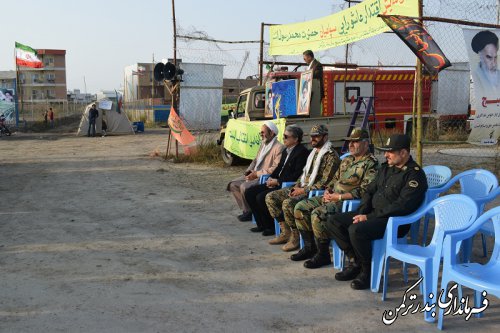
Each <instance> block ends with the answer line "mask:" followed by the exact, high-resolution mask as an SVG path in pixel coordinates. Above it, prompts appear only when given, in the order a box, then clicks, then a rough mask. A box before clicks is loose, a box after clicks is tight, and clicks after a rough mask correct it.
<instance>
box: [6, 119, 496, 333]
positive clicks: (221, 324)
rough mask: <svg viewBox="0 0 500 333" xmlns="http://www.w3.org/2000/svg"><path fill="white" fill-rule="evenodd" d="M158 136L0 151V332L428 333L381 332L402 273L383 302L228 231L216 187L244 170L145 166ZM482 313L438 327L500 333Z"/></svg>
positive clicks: (492, 313) (14, 141)
mask: <svg viewBox="0 0 500 333" xmlns="http://www.w3.org/2000/svg"><path fill="white" fill-rule="evenodd" d="M166 137H167V136H166V130H164V129H159V130H153V131H146V133H145V134H142V135H135V136H119V137H106V138H101V137H97V138H86V137H84V138H79V137H75V136H73V135H68V134H57V133H50V134H18V135H14V136H12V137H10V138H2V139H1V140H0V149H1V152H2V157H1V161H0V195H1V200H0V267H1V270H0V272H1V276H0V331H1V332H353V331H360V332H381V331H388V332H403V331H404V332H422V331H430V332H434V331H436V325H435V324H429V323H426V322H424V320H423V315H422V314H418V315H417V314H415V315H408V316H404V317H400V318H398V320H396V321H395V322H394V324H392V325H391V326H385V325H384V324H383V323H382V316H383V313H384V311H385V310H391V309H392V310H394V308H396V307H398V306H399V305H400V304H401V299H402V297H403V294H404V291H405V289H406V288H407V287H408V285H405V284H404V283H403V282H402V281H401V280H402V279H401V270H400V265H396V264H395V265H394V268H393V269H391V277H390V278H391V282H390V289H389V294H388V296H389V298H388V300H387V301H385V302H383V301H381V294H380V293H378V294H376V293H372V292H371V291H354V290H351V288H350V287H349V284H348V283H345V282H338V281H335V279H334V277H333V275H334V273H335V272H336V271H335V270H334V269H333V268H331V267H325V268H322V269H318V270H306V269H304V268H303V266H302V263H295V262H292V261H290V260H289V259H288V258H289V255H290V254H287V253H284V252H282V251H281V250H280V249H279V248H278V247H273V246H270V245H268V244H267V241H268V240H269V239H270V238H269V237H263V236H261V235H260V234H259V235H255V234H252V233H250V232H249V230H248V229H249V228H250V227H251V224H250V223H248V222H247V223H242V222H238V221H237V220H236V215H237V214H238V213H239V212H238V211H237V209H236V205H235V203H234V200H233V199H232V197H231V196H230V195H229V194H228V193H227V192H226V191H225V184H226V182H227V181H228V180H230V179H231V178H234V177H235V176H237V175H239V174H240V173H241V172H242V170H243V167H232V168H220V167H211V166H203V165H194V164H174V163H171V162H165V161H163V160H162V159H161V158H158V157H150V153H151V152H153V151H155V150H157V151H158V150H160V151H161V150H163V151H164V150H165V147H166ZM432 154H434V155H432ZM432 154H431V153H429V154H428V155H426V157H425V158H426V160H427V161H430V162H433V163H436V164H437V162H438V160H437V157H436V156H437V154H436V153H432ZM469 162H470V163H471V165H476V166H480V164H481V163H482V162H479V161H477V160H472V161H470V160H469ZM478 243H479V242H476V244H478ZM490 245H491V244H490ZM490 249H491V246H490ZM477 250H478V248H476V253H477ZM413 272H414V271H413ZM416 278H417V276H416V274H413V275H411V279H412V280H411V281H415V280H416ZM490 302H491V304H490V306H489V308H488V309H487V310H486V315H485V317H484V318H481V319H475V318H471V319H470V320H469V321H465V320H464V317H463V316H456V317H451V316H450V317H446V320H445V325H446V329H447V330H449V331H450V332H469V331H471V330H474V331H476V332H498V330H499V328H500V302H499V301H498V300H497V299H495V298H494V297H490Z"/></svg>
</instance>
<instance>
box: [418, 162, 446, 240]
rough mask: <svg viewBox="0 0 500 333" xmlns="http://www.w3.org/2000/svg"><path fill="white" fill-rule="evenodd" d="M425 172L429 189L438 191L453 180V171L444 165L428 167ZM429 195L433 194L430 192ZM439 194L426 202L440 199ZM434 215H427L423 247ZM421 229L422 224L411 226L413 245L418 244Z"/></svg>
mask: <svg viewBox="0 0 500 333" xmlns="http://www.w3.org/2000/svg"><path fill="white" fill-rule="evenodd" d="M423 170H424V172H425V176H426V178H427V186H428V188H429V189H438V188H441V187H443V186H444V185H445V184H446V183H448V181H449V180H450V178H451V170H450V168H448V167H447V166H444V165H428V166H425V167H423ZM428 194H431V192H429V193H428ZM438 195H439V193H438V192H432V195H427V197H426V200H427V203H429V202H431V201H432V200H434V199H436V198H437V197H438ZM431 216H432V214H426V216H425V218H424V230H423V235H422V245H425V242H426V241H427V230H428V226H429V218H430V217H431ZM419 227H420V223H414V224H412V225H411V229H410V236H411V240H412V243H417V239H418V230H419Z"/></svg>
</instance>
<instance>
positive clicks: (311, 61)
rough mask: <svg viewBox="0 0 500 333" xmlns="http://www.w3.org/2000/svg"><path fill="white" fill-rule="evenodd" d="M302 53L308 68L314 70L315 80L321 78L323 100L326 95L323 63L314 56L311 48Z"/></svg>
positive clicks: (320, 85) (320, 86)
mask: <svg viewBox="0 0 500 333" xmlns="http://www.w3.org/2000/svg"><path fill="white" fill-rule="evenodd" d="M302 55H303V56H304V61H305V62H306V64H307V70H312V71H313V80H319V89H320V94H321V100H323V97H324V96H325V90H324V85H323V65H322V64H321V63H320V62H319V61H318V60H316V59H315V58H314V53H313V51H311V50H306V51H304V53H303V54H302Z"/></svg>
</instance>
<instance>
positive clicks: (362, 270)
mask: <svg viewBox="0 0 500 333" xmlns="http://www.w3.org/2000/svg"><path fill="white" fill-rule="evenodd" d="M377 149H379V150H383V151H384V156H385V158H386V159H387V162H385V163H383V164H382V166H381V168H380V170H379V171H378V174H377V177H376V178H375V180H374V181H373V182H372V183H370V185H368V188H367V189H366V192H365V194H364V195H363V196H362V198H361V205H360V207H359V209H358V210H357V211H356V212H349V213H341V214H335V215H330V216H329V218H328V219H327V220H326V221H322V223H318V224H316V225H314V226H313V230H314V236H315V237H316V239H318V240H321V241H323V242H324V241H328V240H330V239H332V238H333V239H334V240H335V241H336V242H337V244H338V245H339V247H340V248H341V249H342V250H344V252H345V254H346V256H347V257H348V258H349V264H348V266H347V267H346V268H345V269H344V270H343V271H342V272H339V273H337V274H335V279H336V280H339V281H350V280H353V281H352V282H351V288H353V289H367V288H369V287H370V273H371V258H372V242H371V241H372V240H375V239H381V238H383V237H384V233H385V229H386V226H387V221H388V220H389V217H391V216H404V215H408V214H411V213H413V212H414V211H416V210H417V209H418V208H419V207H420V205H421V204H422V203H423V201H424V199H425V192H426V191H427V178H426V176H425V173H424V171H423V170H422V169H421V168H420V166H419V165H418V164H417V163H416V162H415V161H414V160H413V158H412V157H411V155H410V138H409V137H408V136H407V135H402V134H395V135H391V136H390V137H389V139H387V142H386V144H385V145H384V146H383V147H381V148H377ZM409 229H410V226H409V225H405V226H402V227H401V228H400V229H399V231H398V236H399V237H402V236H403V235H405V234H406V233H407V232H408V231H409ZM324 250H325V249H322V248H320V249H319V251H318V255H320V256H325V255H327V254H326V253H319V252H322V251H323V252H324ZM326 250H328V249H326ZM328 255H330V254H329V253H328ZM313 260H314V258H313V259H311V260H309V261H313ZM306 263H307V261H306ZM305 266H306V267H307V265H306V264H305ZM309 268H315V266H314V265H312V267H309Z"/></svg>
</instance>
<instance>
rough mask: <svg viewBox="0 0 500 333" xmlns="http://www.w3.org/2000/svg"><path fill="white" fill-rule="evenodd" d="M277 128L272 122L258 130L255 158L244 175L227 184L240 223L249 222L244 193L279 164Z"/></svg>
mask: <svg viewBox="0 0 500 333" xmlns="http://www.w3.org/2000/svg"><path fill="white" fill-rule="evenodd" d="M277 135H278V127H277V126H276V124H275V123H273V122H272V121H266V122H265V123H264V125H262V127H261V129H260V137H261V139H262V143H261V145H260V148H259V151H258V152H257V157H256V158H255V159H254V160H253V161H252V163H250V165H249V166H248V168H247V169H246V171H245V173H244V174H243V175H242V176H240V177H238V178H236V179H233V180H232V181H230V182H229V184H227V190H228V191H230V192H231V194H232V195H233V196H234V198H235V199H236V202H237V203H238V206H239V207H240V209H241V210H242V211H243V212H242V214H240V215H238V220H240V221H242V222H243V221H251V220H252V211H251V209H250V207H249V206H248V203H247V201H246V200H245V191H246V190H247V189H249V188H250V187H252V186H256V185H258V184H259V177H260V176H262V175H267V174H270V173H272V172H273V171H274V170H275V169H276V167H277V166H278V164H279V161H280V159H281V152H282V151H283V145H282V144H281V143H280V142H279V141H278V140H277V138H276V136H277Z"/></svg>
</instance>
